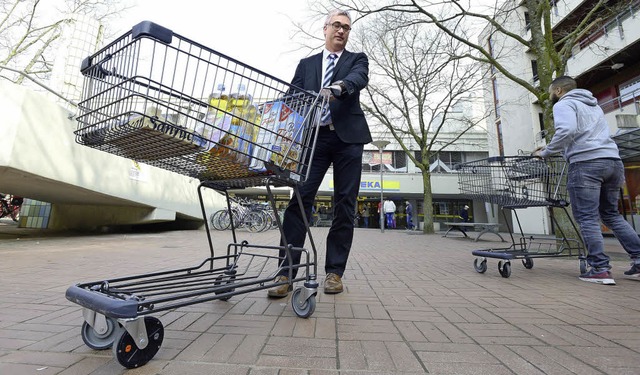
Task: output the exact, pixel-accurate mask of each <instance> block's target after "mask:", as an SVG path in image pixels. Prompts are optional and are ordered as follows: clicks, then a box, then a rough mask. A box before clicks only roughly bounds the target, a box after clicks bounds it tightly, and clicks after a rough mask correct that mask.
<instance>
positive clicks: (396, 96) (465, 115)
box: [354, 14, 486, 233]
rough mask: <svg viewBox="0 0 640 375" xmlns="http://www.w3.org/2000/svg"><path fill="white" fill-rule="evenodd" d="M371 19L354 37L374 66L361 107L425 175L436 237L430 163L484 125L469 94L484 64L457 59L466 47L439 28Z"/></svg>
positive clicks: (429, 221) (427, 212) (428, 229)
mask: <svg viewBox="0 0 640 375" xmlns="http://www.w3.org/2000/svg"><path fill="white" fill-rule="evenodd" d="M369 21H372V22H367V23H366V24H367V27H366V28H362V27H361V28H359V30H360V32H359V33H358V34H357V37H356V38H354V39H355V41H354V42H355V43H356V44H359V48H361V49H362V51H364V52H365V53H366V54H367V55H368V56H369V63H370V82H369V85H368V86H367V88H366V95H365V96H364V98H363V109H364V110H365V112H367V113H368V114H369V115H370V116H371V117H372V118H373V119H375V121H371V122H372V123H373V124H374V126H375V125H377V124H381V125H383V126H384V127H385V128H386V129H387V131H388V132H389V133H390V134H391V135H392V136H393V138H394V139H395V140H396V142H397V143H398V144H399V145H400V147H402V149H403V150H404V152H405V153H406V154H407V155H408V157H409V158H410V159H411V161H412V162H413V163H414V164H415V165H416V167H417V168H418V169H420V171H421V172H422V182H423V188H424V190H423V207H424V217H425V225H424V232H425V233H433V205H432V190H431V171H430V159H431V158H432V157H434V156H437V154H438V153H439V152H442V151H445V150H449V151H450V150H452V149H453V147H454V146H455V145H459V144H460V142H461V141H462V140H463V139H464V137H465V134H467V133H468V132H469V131H470V130H472V129H474V128H477V127H478V126H480V125H481V124H483V122H484V119H485V117H486V116H485V115H484V114H482V113H478V112H477V111H473V110H471V106H472V104H473V103H471V101H473V97H471V96H470V93H473V92H474V90H477V89H479V88H480V87H481V85H482V79H483V78H482V75H481V72H480V66H479V64H477V63H474V62H473V61H470V60H468V59H461V58H459V56H460V55H463V54H464V53H463V51H462V49H464V46H463V45H462V44H460V43H459V42H457V41H455V40H452V39H450V38H448V37H447V36H446V35H445V34H444V33H442V32H441V31H439V30H438V29H436V28H433V27H427V26H426V25H420V24H410V23H409V26H406V27H401V25H406V24H407V17H397V16H391V15H388V14H387V15H382V14H381V15H378V16H377V17H376V18H375V20H369ZM376 123H377V124H376ZM415 151H419V153H418V154H416V153H415Z"/></svg>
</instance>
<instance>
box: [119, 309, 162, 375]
mask: <svg viewBox="0 0 640 375" xmlns="http://www.w3.org/2000/svg"><path fill="white" fill-rule="evenodd" d="M144 325H145V327H146V329H147V340H148V341H147V347H146V348H144V349H140V348H138V345H137V344H136V340H135V339H134V338H133V337H131V335H130V334H129V332H127V331H126V330H125V329H124V328H120V329H118V331H119V333H120V334H119V336H118V337H117V338H116V340H115V342H114V343H113V348H112V350H113V356H114V357H116V359H117V360H118V362H119V363H120V364H121V365H122V366H124V367H126V368H136V367H140V366H144V365H145V364H146V363H147V362H149V361H150V360H151V358H153V356H155V355H156V353H157V352H158V350H159V349H160V345H162V339H164V328H163V327H162V323H161V322H160V320H158V318H154V317H153V316H145V317H144Z"/></svg>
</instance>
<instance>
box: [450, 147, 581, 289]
mask: <svg viewBox="0 0 640 375" xmlns="http://www.w3.org/2000/svg"><path fill="white" fill-rule="evenodd" d="M456 169H457V171H458V185H459V189H460V192H461V193H462V194H463V195H465V196H468V197H469V198H471V199H474V200H480V201H484V202H488V203H493V204H497V205H499V206H500V207H501V212H502V214H503V216H504V218H505V222H506V223H507V227H508V230H509V235H510V236H511V243H512V244H511V246H509V247H507V248H490V249H483V250H474V251H472V254H473V255H475V256H476V257H477V258H476V259H475V260H474V263H473V265H474V268H475V270H476V271H477V272H479V273H484V272H486V270H487V259H486V258H497V259H500V261H499V262H498V271H499V272H500V275H502V277H505V278H507V277H509V276H510V275H511V262H510V261H511V260H512V259H521V260H522V264H523V265H524V267H525V268H527V269H531V268H533V259H534V258H543V257H570V256H578V259H579V261H580V270H581V273H582V272H584V271H585V270H586V257H585V253H584V246H583V244H582V241H581V240H580V238H573V239H572V238H567V236H566V235H565V232H564V231H563V230H562V228H561V227H560V225H559V224H558V220H557V218H556V215H555V212H554V209H559V211H562V212H564V215H566V218H567V220H568V222H570V223H571V226H572V227H573V230H574V233H575V234H576V235H577V234H578V233H579V232H578V229H577V227H576V225H575V223H574V222H573V220H572V218H571V216H570V215H569V212H568V211H567V207H568V206H569V200H568V197H567V189H566V178H567V164H566V162H565V161H564V159H562V158H561V157H551V158H547V159H540V158H537V157H532V156H499V157H490V158H486V159H482V160H476V161H472V162H468V163H462V164H458V165H456ZM530 207H546V208H548V213H549V218H550V224H551V229H552V232H555V237H553V238H536V237H534V236H532V235H529V236H525V234H524V232H523V230H522V225H521V223H520V219H519V218H518V210H519V209H526V208H530ZM507 212H510V213H512V215H511V217H512V218H514V219H515V221H516V223H517V225H518V228H519V232H520V233H519V234H520V237H519V238H518V239H517V240H516V238H515V237H514V231H513V230H512V228H511V226H510V225H509V220H508V218H507Z"/></svg>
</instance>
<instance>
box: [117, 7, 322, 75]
mask: <svg viewBox="0 0 640 375" xmlns="http://www.w3.org/2000/svg"><path fill="white" fill-rule="evenodd" d="M133 2H134V3H137V4H138V5H137V6H136V7H135V8H134V9H132V10H129V11H127V12H125V13H124V14H123V15H122V17H121V19H120V20H119V21H118V22H117V23H116V24H112V25H111V26H112V28H114V29H115V30H118V32H117V35H121V34H123V33H124V32H126V31H127V30H130V29H131V27H132V26H133V25H135V24H137V23H139V22H141V21H145V20H148V21H153V22H155V23H157V24H159V25H161V26H164V27H166V28H169V29H171V30H172V31H173V32H175V33H177V34H180V35H182V36H183V37H186V38H188V39H191V40H193V41H196V42H198V43H201V44H203V45H205V46H207V47H209V48H212V49H214V50H216V51H219V52H221V53H224V54H226V55H228V56H230V57H232V58H235V59H237V60H239V61H242V62H243V63H246V64H248V65H251V66H253V67H254V68H257V69H259V70H262V71H264V72H266V73H268V74H271V75H274V76H276V77H278V78H280V79H282V80H284V81H287V82H288V81H290V80H291V78H292V77H293V73H294V70H295V68H296V65H297V64H298V61H300V59H301V58H303V57H305V55H306V51H301V50H296V49H297V48H298V47H299V45H298V44H297V43H295V42H292V41H291V38H292V35H293V33H294V32H295V30H296V29H295V26H294V25H293V22H292V20H306V19H309V17H310V16H312V15H311V14H310V13H309V11H308V5H307V1H306V0H277V1H265V0H229V1H220V0H215V1H204V0H171V1H169V0H134V1H133ZM317 32H318V35H322V30H321V29H318V31H317Z"/></svg>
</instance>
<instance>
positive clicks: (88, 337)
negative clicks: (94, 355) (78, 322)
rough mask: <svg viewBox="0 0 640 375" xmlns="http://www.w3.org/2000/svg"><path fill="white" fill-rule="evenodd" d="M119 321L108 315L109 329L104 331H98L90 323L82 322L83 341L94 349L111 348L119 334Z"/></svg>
mask: <svg viewBox="0 0 640 375" xmlns="http://www.w3.org/2000/svg"><path fill="white" fill-rule="evenodd" d="M118 325H119V324H118V321H117V320H115V319H113V318H109V317H107V329H106V331H105V332H103V333H99V332H97V331H96V330H95V329H94V328H93V327H92V326H91V325H90V324H89V323H87V322H84V323H82V331H81V332H82V333H81V336H82V341H84V343H85V344H86V345H87V346H88V347H90V348H91V349H93V350H105V349H109V348H110V347H111V345H113V342H114V341H115V339H116V335H117V334H118V330H117V328H118Z"/></svg>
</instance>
